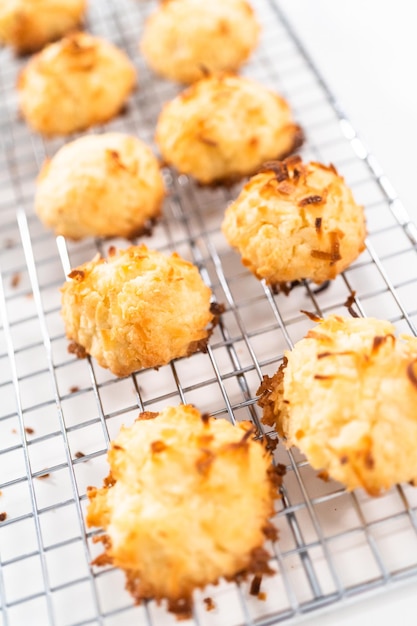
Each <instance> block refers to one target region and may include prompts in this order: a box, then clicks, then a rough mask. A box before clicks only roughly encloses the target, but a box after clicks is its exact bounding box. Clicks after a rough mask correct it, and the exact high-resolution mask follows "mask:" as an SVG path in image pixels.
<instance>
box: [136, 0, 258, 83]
mask: <svg viewBox="0 0 417 626" xmlns="http://www.w3.org/2000/svg"><path fill="white" fill-rule="evenodd" d="M259 32H260V27H259V23H258V21H257V19H256V17H255V13H254V11H253V9H252V7H251V6H250V4H248V2H246V0H212V1H211V2H201V0H167V1H165V2H163V3H161V4H160V6H159V8H158V9H157V10H156V11H155V12H154V13H153V14H152V15H151V16H150V18H149V19H148V20H147V22H146V24H145V30H144V33H143V38H142V40H141V44H140V47H141V51H142V53H143V55H144V57H145V59H146V61H147V62H148V64H149V65H150V67H151V68H152V69H153V70H154V71H155V72H156V73H157V74H160V75H161V76H164V77H165V78H169V79H171V80H175V81H179V82H183V83H191V82H193V81H195V80H198V79H200V78H203V77H204V76H205V75H207V74H208V73H215V72H221V71H230V72H234V71H237V70H238V69H239V67H240V66H241V65H242V64H243V63H244V62H245V61H246V60H247V58H248V57H249V56H250V54H251V52H252V50H253V49H254V48H255V47H256V45H257V43H258V39H259Z"/></svg>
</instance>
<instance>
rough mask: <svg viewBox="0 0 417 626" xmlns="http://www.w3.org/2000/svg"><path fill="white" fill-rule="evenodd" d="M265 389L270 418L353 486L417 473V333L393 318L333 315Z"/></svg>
mask: <svg viewBox="0 0 417 626" xmlns="http://www.w3.org/2000/svg"><path fill="white" fill-rule="evenodd" d="M258 393H260V394H261V397H260V400H259V404H260V405H261V406H262V407H263V409H264V417H263V419H264V422H265V423H266V424H269V425H271V426H272V425H275V426H276V427H277V430H278V432H279V433H280V434H281V435H283V436H284V437H286V443H287V445H288V446H292V445H295V446H297V447H298V448H299V449H300V450H301V451H302V452H303V453H304V454H305V455H306V457H307V460H308V461H309V463H310V464H311V465H312V466H313V467H314V468H316V469H321V470H325V471H326V472H327V473H328V474H329V476H331V477H332V478H334V479H335V480H338V481H340V482H342V483H344V484H345V485H346V487H347V488H348V489H355V488H356V487H363V488H364V489H366V491H367V492H368V493H369V494H371V495H378V494H379V493H380V492H383V491H384V490H386V489H389V488H390V487H391V486H392V485H395V484H396V483H400V482H408V481H416V480H417V448H416V445H415V444H416V441H417V338H415V337H406V336H402V337H401V338H396V337H395V328H394V326H393V325H392V324H390V323H389V322H386V321H382V320H377V319H373V318H365V319H362V318H344V317H340V316H336V315H333V316H331V317H328V318H327V319H325V320H323V321H322V322H320V323H319V324H318V325H317V326H316V327H314V328H313V329H312V330H310V331H309V332H308V333H307V335H306V337H305V338H304V339H302V340H301V341H299V342H298V343H297V344H296V345H295V346H294V349H293V350H291V351H288V352H287V353H286V355H285V360H284V363H283V365H282V366H281V367H280V368H279V370H278V372H277V373H276V374H275V376H273V377H272V378H268V377H265V379H264V381H263V383H262V385H261V387H260V389H259V391H258Z"/></svg>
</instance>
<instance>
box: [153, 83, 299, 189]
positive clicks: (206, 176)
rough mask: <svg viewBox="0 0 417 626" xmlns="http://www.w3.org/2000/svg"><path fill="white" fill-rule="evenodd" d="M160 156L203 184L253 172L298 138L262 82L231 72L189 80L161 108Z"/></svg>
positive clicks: (295, 143) (282, 107) (287, 115)
mask: <svg viewBox="0 0 417 626" xmlns="http://www.w3.org/2000/svg"><path fill="white" fill-rule="evenodd" d="M156 141H157V143H158V146H159V148H160V151H161V153H162V156H163V158H164V159H165V161H166V162H167V163H168V164H169V165H173V166H174V167H175V168H176V169H177V170H178V172H180V173H182V174H189V175H191V176H193V177H194V178H196V179H197V180H198V181H199V182H200V183H202V184H215V183H220V182H228V181H233V180H235V179H240V178H242V177H244V176H247V175H250V174H252V173H253V172H254V171H255V170H256V169H257V168H258V167H259V166H260V165H261V164H262V163H263V162H264V161H266V160H268V159H274V158H281V157H284V156H285V155H287V154H288V153H290V152H292V151H293V150H294V149H295V148H296V147H297V146H299V145H300V143H301V141H302V132H301V130H300V127H299V126H297V125H296V124H294V122H293V120H292V115H291V111H290V108H289V106H288V104H287V102H286V101H285V100H284V99H283V98H281V97H280V96H279V95H277V94H276V93H273V92H272V91H270V90H269V89H266V88H265V87H264V86H262V85H261V84H259V83H257V82H255V81H252V80H249V79H247V78H242V77H238V76H233V75H229V74H228V75H226V74H225V75H222V76H210V77H208V78H204V79H202V80H199V81H197V82H196V83H193V84H192V85H191V86H190V87H188V88H187V89H186V90H185V91H183V92H182V93H181V94H179V95H178V96H177V97H176V98H174V99H173V100H172V101H171V102H168V103H167V104H166V105H165V107H164V108H163V110H162V112H161V114H160V117H159V119H158V123H157V128H156Z"/></svg>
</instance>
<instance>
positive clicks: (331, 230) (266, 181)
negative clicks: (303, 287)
mask: <svg viewBox="0 0 417 626" xmlns="http://www.w3.org/2000/svg"><path fill="white" fill-rule="evenodd" d="M222 230H223V233H224V236H225V237H226V239H227V240H228V242H229V243H230V245H231V246H233V247H234V248H236V249H237V250H238V251H239V253H240V254H241V256H242V263H243V264H244V265H245V266H246V267H248V268H249V269H250V271H251V272H253V274H255V276H256V277H257V278H259V279H264V280H265V281H266V282H267V283H268V284H269V285H271V286H273V287H274V288H277V289H280V288H281V289H282V290H283V291H284V292H288V289H289V286H290V284H291V282H292V281H299V280H302V279H304V278H309V279H310V280H312V281H314V282H315V283H322V282H324V281H326V280H329V279H333V278H335V277H336V276H337V274H339V273H340V272H342V271H343V270H344V269H346V267H348V266H349V265H350V264H351V263H352V262H353V261H354V260H355V259H356V258H357V257H358V256H359V254H360V253H361V252H362V251H363V249H364V247H365V243H364V242H365V236H366V229H365V217H364V211H363V208H362V207H361V206H359V205H358V204H356V202H355V200H354V198H353V195H352V192H351V191H350V189H349V188H348V186H347V185H346V184H345V182H344V180H343V178H342V177H341V176H340V175H339V174H338V173H337V171H336V169H335V168H334V167H333V166H330V167H326V166H325V165H322V164H321V163H306V164H304V163H302V161H301V159H300V158H299V157H290V158H289V159H287V160H285V161H283V162H272V163H267V164H265V165H264V167H263V168H262V170H261V172H260V173H258V174H256V175H255V176H254V177H253V178H251V179H250V181H249V182H248V183H247V184H246V185H245V187H244V188H243V190H242V192H241V193H240V195H239V196H238V198H237V199H236V200H235V201H234V202H233V203H232V204H231V205H230V206H229V207H228V208H227V209H226V212H225V217H224V221H223V225H222Z"/></svg>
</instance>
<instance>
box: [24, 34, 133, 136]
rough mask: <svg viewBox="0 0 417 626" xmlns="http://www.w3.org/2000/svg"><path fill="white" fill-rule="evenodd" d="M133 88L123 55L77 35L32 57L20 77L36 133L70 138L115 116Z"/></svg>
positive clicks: (101, 42)
mask: <svg viewBox="0 0 417 626" xmlns="http://www.w3.org/2000/svg"><path fill="white" fill-rule="evenodd" d="M135 83H136V72H135V68H134V67H133V65H132V63H131V62H130V61H129V59H128V58H127V56H126V55H125V53H124V52H122V50H119V49H118V48H116V46H114V45H113V44H111V43H110V42H108V41H105V40H104V39H100V38H99V37H93V36H92V35H88V34H87V33H74V34H72V35H68V36H67V37H64V38H63V39H61V40H60V41H57V42H56V43H53V44H50V45H49V46H47V47H46V48H44V49H43V50H42V52H40V53H39V54H37V55H35V56H34V57H32V59H31V60H30V61H29V63H28V64H27V66H26V68H25V69H24V70H23V72H22V73H21V75H20V78H19V83H18V96H19V105H20V109H21V112H22V115H23V117H24V118H25V119H26V121H27V122H28V124H29V125H30V126H31V127H32V128H33V129H34V130H36V131H38V132H40V133H43V134H45V135H68V134H70V133H73V132H76V131H81V130H85V129H86V128H89V127H90V126H94V125H95V124H103V123H104V122H107V121H108V120H110V119H111V118H113V117H114V116H115V115H117V114H118V113H119V112H120V110H121V109H122V108H123V106H124V104H125V102H126V100H127V98H128V96H129V94H130V92H131V91H132V89H133V87H134V86H135Z"/></svg>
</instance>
